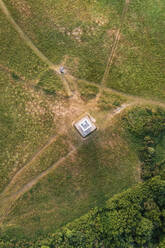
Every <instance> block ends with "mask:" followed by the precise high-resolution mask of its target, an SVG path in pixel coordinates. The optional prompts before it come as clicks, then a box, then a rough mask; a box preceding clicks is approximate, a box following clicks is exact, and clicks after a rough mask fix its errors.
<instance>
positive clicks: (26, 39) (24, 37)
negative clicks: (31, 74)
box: [0, 0, 72, 96]
mask: <svg viewBox="0 0 165 248" xmlns="http://www.w3.org/2000/svg"><path fill="white" fill-rule="evenodd" d="M0 8H1V10H2V12H3V13H4V14H5V16H6V18H7V19H8V21H9V22H10V23H11V24H12V25H13V27H14V28H15V30H16V31H17V32H18V34H19V35H20V37H21V39H22V40H24V42H25V43H26V45H27V46H28V47H30V48H31V49H32V51H33V52H34V53H35V54H36V55H37V56H38V57H39V58H40V59H41V60H42V61H43V62H44V63H46V64H47V65H48V66H49V68H50V69H51V70H53V71H54V72H55V73H57V74H58V75H59V77H60V78H61V80H62V82H63V86H64V88H65V90H66V92H67V94H68V96H72V92H71V90H70V88H69V85H68V84H67V82H66V81H64V80H63V78H62V77H61V75H60V73H59V66H57V65H54V63H52V62H51V61H50V60H49V59H48V58H47V57H46V56H45V55H44V54H43V53H42V52H41V51H40V50H39V49H38V48H37V47H36V46H35V45H34V44H33V42H32V41H31V40H30V39H29V37H28V36H27V35H26V34H25V33H24V32H23V31H22V29H21V28H20V27H19V25H18V24H17V23H16V22H15V20H14V19H13V17H12V16H11V14H10V12H9V10H8V9H7V7H6V5H5V3H4V2H3V0H0Z"/></svg>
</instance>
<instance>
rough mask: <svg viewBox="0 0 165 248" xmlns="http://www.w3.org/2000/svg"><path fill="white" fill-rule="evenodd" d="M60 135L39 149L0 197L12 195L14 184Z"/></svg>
mask: <svg viewBox="0 0 165 248" xmlns="http://www.w3.org/2000/svg"><path fill="white" fill-rule="evenodd" d="M59 136H60V134H59V135H55V136H53V137H51V138H50V139H49V140H48V142H47V143H46V144H45V145H44V146H43V147H42V148H41V149H39V150H38V151H37V152H36V153H35V154H34V155H33V156H32V158H31V159H30V160H29V161H28V162H27V163H26V164H25V165H24V166H23V167H22V168H21V169H20V170H18V171H17V172H16V174H15V175H14V177H13V178H12V179H11V181H10V182H9V184H8V185H7V187H6V188H5V189H4V191H3V192H2V193H1V194H0V196H3V195H4V196H7V195H8V194H9V193H10V190H11V189H12V187H13V186H14V184H15V183H16V182H17V180H18V178H19V176H20V175H21V174H22V173H23V172H24V170H25V169H27V168H29V167H30V166H31V164H32V163H33V162H34V161H35V160H36V159H37V158H39V157H40V155H41V154H42V153H43V152H44V151H45V150H46V149H47V148H48V147H49V146H50V145H51V144H52V143H54V142H55V141H56V140H57V139H58V137H59Z"/></svg>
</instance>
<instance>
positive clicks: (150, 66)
mask: <svg viewBox="0 0 165 248" xmlns="http://www.w3.org/2000/svg"><path fill="white" fill-rule="evenodd" d="M164 20H165V2H164V1H163V0H160V1H154V0H144V1H143V0H142V1H131V2H130V5H129V9H128V13H127V16H126V20H125V22H124V24H123V28H122V32H121V38H120V41H119V45H118V48H117V51H116V56H115V59H114V63H113V64H112V67H111V70H110V73H109V78H108V79H107V82H106V84H107V86H108V87H111V88H114V89H116V90H119V91H123V92H126V93H130V94H134V95H140V96H144V97H146V98H151V97H153V98H155V99H161V100H164V97H165V84H164V65H165V58H164V56H163V51H164V39H165V33H164Z"/></svg>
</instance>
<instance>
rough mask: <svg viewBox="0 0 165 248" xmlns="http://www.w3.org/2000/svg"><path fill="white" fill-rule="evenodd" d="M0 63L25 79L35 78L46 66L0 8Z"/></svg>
mask: <svg viewBox="0 0 165 248" xmlns="http://www.w3.org/2000/svg"><path fill="white" fill-rule="evenodd" d="M0 26H1V30H0V44H1V49H0V64H2V65H3V66H6V67H7V68H8V69H10V70H12V71H14V72H15V74H18V75H20V76H22V77H24V78H26V79H35V78H36V77H37V76H38V73H40V72H41V71H44V70H46V68H47V66H46V65H45V64H44V63H43V62H42V61H41V60H40V59H39V58H38V57H37V56H36V55H35V54H34V53H33V52H32V51H31V49H30V48H29V47H27V46H26V45H25V44H24V42H23V41H22V40H21V38H20V37H19V35H18V33H17V32H16V31H15V30H14V28H13V27H12V26H11V24H10V23H9V22H8V21H7V20H6V17H5V15H4V14H3V13H2V12H1V10H0Z"/></svg>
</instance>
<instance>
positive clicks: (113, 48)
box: [101, 0, 129, 86]
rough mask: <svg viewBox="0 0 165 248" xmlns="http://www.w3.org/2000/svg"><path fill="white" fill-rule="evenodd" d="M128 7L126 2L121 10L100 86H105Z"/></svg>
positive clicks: (127, 0)
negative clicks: (118, 25)
mask: <svg viewBox="0 0 165 248" xmlns="http://www.w3.org/2000/svg"><path fill="white" fill-rule="evenodd" d="M128 5H129V0H126V1H125V5H124V8H123V12H122V16H121V21H120V27H119V28H118V30H117V32H116V37H115V41H114V44H113V46H112V50H111V52H110V55H109V58H108V61H107V65H106V68H105V72H104V75H103V78H102V82H101V84H102V85H103V86H105V83H106V80H107V77H108V75H109V71H110V68H111V65H112V62H113V58H114V56H115V52H116V49H117V46H118V43H119V40H120V33H121V29H122V26H123V23H124V20H125V17H126V14H127V10H128Z"/></svg>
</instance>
